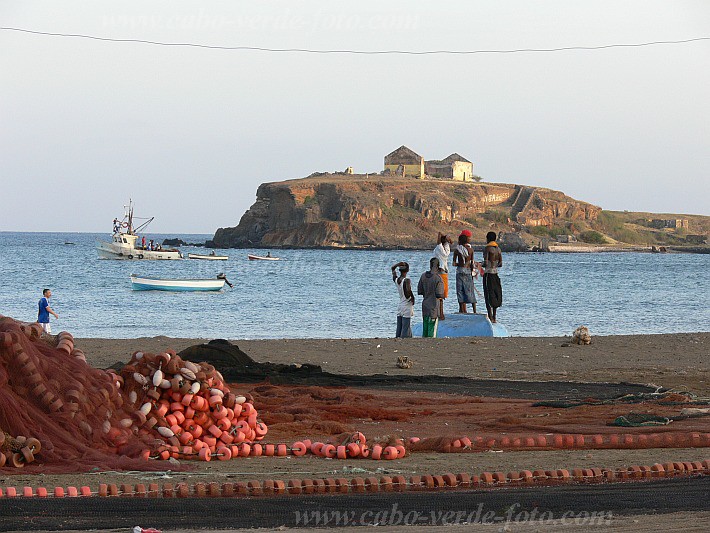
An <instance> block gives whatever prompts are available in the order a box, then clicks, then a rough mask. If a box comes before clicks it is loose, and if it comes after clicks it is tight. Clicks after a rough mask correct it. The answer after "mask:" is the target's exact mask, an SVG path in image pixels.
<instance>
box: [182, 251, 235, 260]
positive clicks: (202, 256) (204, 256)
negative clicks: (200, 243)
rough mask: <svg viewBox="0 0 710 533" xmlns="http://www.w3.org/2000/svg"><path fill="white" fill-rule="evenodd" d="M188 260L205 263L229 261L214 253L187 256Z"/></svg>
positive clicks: (227, 257)
mask: <svg viewBox="0 0 710 533" xmlns="http://www.w3.org/2000/svg"><path fill="white" fill-rule="evenodd" d="M187 258H188V259H204V260H206V261H226V260H227V259H229V256H227V255H216V254H215V253H214V252H212V253H211V254H187Z"/></svg>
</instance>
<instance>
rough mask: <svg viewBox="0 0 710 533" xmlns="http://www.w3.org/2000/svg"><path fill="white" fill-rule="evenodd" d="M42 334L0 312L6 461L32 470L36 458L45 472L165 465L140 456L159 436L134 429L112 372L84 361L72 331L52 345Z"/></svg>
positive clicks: (0, 402)
mask: <svg viewBox="0 0 710 533" xmlns="http://www.w3.org/2000/svg"><path fill="white" fill-rule="evenodd" d="M41 333H42V330H41V328H40V326H39V325H38V324H23V323H21V322H17V321H15V320H13V319H11V318H8V317H0V432H2V433H1V434H2V435H3V437H2V440H3V443H2V445H0V452H1V453H2V455H3V456H4V458H5V461H8V460H9V462H8V463H6V464H8V465H9V464H12V465H13V466H17V467H24V466H25V465H26V466H27V468H28V469H30V470H32V469H35V468H37V465H38V463H41V464H42V472H46V473H50V472H57V473H59V472H76V471H82V470H84V471H85V470H90V469H92V468H95V467H96V468H101V469H137V468H140V469H143V470H146V469H156V470H157V469H160V468H163V467H161V466H160V465H158V464H152V465H151V464H149V463H147V462H146V461H145V460H142V459H141V457H145V455H146V454H149V453H151V451H153V450H155V449H156V447H157V446H158V445H160V444H163V442H162V441H158V442H156V439H155V437H154V436H153V435H151V434H150V433H149V432H147V431H146V432H141V431H135V428H134V426H135V423H136V422H137V421H138V420H137V419H136V414H135V411H134V410H133V409H132V407H130V406H128V405H126V404H125V402H124V399H123V396H122V395H121V393H120V391H119V388H118V386H117V384H116V382H115V380H114V379H113V377H112V374H110V373H109V372H106V371H103V370H98V369H95V368H92V367H91V366H89V365H87V364H86V362H85V358H84V356H83V354H82V353H81V351H80V350H78V349H75V348H74V342H73V339H72V336H71V335H70V334H68V333H61V334H60V335H58V337H57V338H58V341H59V342H58V344H57V346H56V347H54V346H52V345H51V344H49V343H48V342H46V341H44V340H43V339H41V338H40V335H41ZM35 439H36V440H35ZM37 442H39V443H41V445H38V444H37ZM28 451H29V452H31V453H28ZM0 461H3V459H0Z"/></svg>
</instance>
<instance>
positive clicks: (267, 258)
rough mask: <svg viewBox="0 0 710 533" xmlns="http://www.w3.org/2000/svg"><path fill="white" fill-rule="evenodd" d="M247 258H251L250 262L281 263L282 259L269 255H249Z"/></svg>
mask: <svg viewBox="0 0 710 533" xmlns="http://www.w3.org/2000/svg"><path fill="white" fill-rule="evenodd" d="M247 257H248V258H249V261H281V258H280V257H271V254H268V255H253V254H248V255H247Z"/></svg>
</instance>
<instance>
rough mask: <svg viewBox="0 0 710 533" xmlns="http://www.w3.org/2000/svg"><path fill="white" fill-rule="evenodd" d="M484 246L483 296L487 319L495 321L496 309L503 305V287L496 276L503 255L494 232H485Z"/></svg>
mask: <svg viewBox="0 0 710 533" xmlns="http://www.w3.org/2000/svg"><path fill="white" fill-rule="evenodd" d="M486 240H487V241H488V243H487V244H486V248H485V250H484V251H483V296H484V298H485V300H486V310H487V311H488V319H489V320H490V321H491V322H493V323H495V321H496V311H497V310H498V308H499V307H500V306H502V305H503V288H502V287H501V284H500V277H498V269H499V268H500V267H502V266H503V255H502V254H501V253H500V247H499V246H498V243H497V242H496V234H495V232H493V231H489V232H488V234H486Z"/></svg>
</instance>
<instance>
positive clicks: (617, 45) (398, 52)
mask: <svg viewBox="0 0 710 533" xmlns="http://www.w3.org/2000/svg"><path fill="white" fill-rule="evenodd" d="M0 30H1V31H15V32H22V33H31V34H33V35H48V36H51V37H75V38H79V39H91V40H94V41H107V42H112V43H140V44H150V45H154V46H180V47H190V48H207V49H210V50H242V51H244V50H246V51H254V52H286V53H303V54H356V55H412V56H424V55H473V54H515V53H520V52H563V51H568V50H604V49H607V48H639V47H642V46H656V45H665V44H685V43H692V42H697V41H710V37H694V38H691V39H680V40H677V41H649V42H645V43H614V44H602V45H598V46H561V47H558V48H512V49H508V50H422V51H416V50H345V49H340V50H339V49H332V50H329V49H313V48H266V47H261V46H219V45H211V44H200V43H166V42H161V41H149V40H146V39H116V38H112V37H99V36H96V35H84V34H80V33H53V32H47V31H36V30H28V29H25V28H10V27H0Z"/></svg>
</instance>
